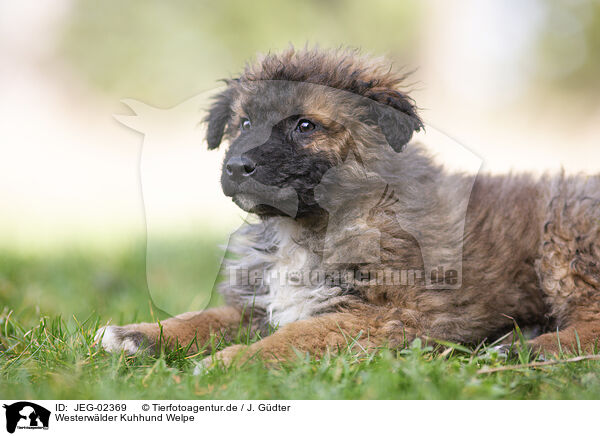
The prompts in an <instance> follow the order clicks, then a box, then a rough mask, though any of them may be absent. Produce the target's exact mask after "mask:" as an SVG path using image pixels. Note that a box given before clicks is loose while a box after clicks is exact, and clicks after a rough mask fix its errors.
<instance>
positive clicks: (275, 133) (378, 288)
mask: <svg viewBox="0 0 600 436" xmlns="http://www.w3.org/2000/svg"><path fill="white" fill-rule="evenodd" d="M272 81H280V82H275V83H273V82H272ZM400 81H401V77H399V76H394V75H391V73H389V71H387V70H385V69H383V68H382V67H381V65H379V64H369V63H367V62H366V61H365V60H364V59H359V58H356V56H355V55H353V54H351V53H347V52H346V53H340V52H336V53H325V52H319V51H304V52H294V51H293V50H290V51H288V52H286V53H284V54H282V55H278V56H270V57H267V58H265V59H264V60H263V61H262V62H261V63H259V66H258V67H255V66H251V67H249V68H248V69H247V70H246V72H245V74H244V75H243V76H242V77H241V78H240V79H237V80H235V81H232V82H230V87H229V88H228V90H227V91H225V92H224V93H223V94H221V95H220V96H219V97H218V99H217V101H216V102H215V104H214V105H213V108H212V110H211V113H210V116H209V119H208V121H209V128H208V143H209V147H211V148H214V147H216V146H218V144H219V143H220V142H221V140H222V138H223V136H224V135H225V137H227V138H228V139H229V140H230V141H231V142H232V145H231V147H230V149H229V151H228V155H227V157H226V161H225V163H224V173H223V180H222V182H223V189H224V191H225V193H226V194H227V195H229V196H231V197H232V198H233V199H234V201H236V203H238V205H240V206H241V207H242V208H244V209H246V210H249V211H252V212H256V213H257V214H258V215H259V217H260V221H259V222H258V223H256V224H248V225H246V226H244V227H243V228H242V229H240V230H239V231H238V232H237V233H236V234H235V235H233V236H232V239H231V242H230V246H229V248H230V251H231V252H232V256H231V257H230V258H229V259H228V260H226V261H225V265H224V280H223V281H222V282H221V285H219V290H220V292H221V293H222V294H223V295H224V296H225V298H226V301H227V307H225V308H219V309H210V310H207V311H204V312H199V313H190V314H184V315H181V316H179V317H175V318H172V319H170V320H166V321H163V323H162V326H163V335H164V336H165V337H166V339H167V341H171V343H173V342H175V341H178V342H179V343H182V344H185V343H187V342H190V341H191V340H192V339H194V338H196V339H197V341H198V342H199V343H201V344H203V343H206V342H207V341H208V338H209V336H210V334H212V333H217V332H220V333H224V334H229V333H231V332H233V331H234V330H236V329H237V328H238V327H239V325H240V324H247V325H249V326H250V327H251V328H253V329H255V330H259V331H261V332H262V333H263V334H266V333H268V332H269V331H270V329H269V326H274V327H278V330H277V331H276V332H275V333H273V334H271V335H269V336H267V337H265V338H264V339H262V340H261V341H259V342H257V343H255V344H253V345H251V346H250V347H247V348H246V347H243V346H233V347H229V348H227V349H225V350H223V351H221V352H220V354H219V357H220V358H222V359H223V360H225V361H229V360H230V359H231V358H233V356H235V355H236V354H237V353H240V354H241V355H242V356H243V357H244V358H247V357H249V356H252V355H255V354H261V355H262V356H263V357H265V358H269V357H274V358H276V359H283V358H286V357H289V356H293V355H294V354H293V349H294V348H295V349H298V350H300V351H305V352H310V353H312V354H315V355H320V354H322V353H324V352H326V351H327V350H335V349H338V348H340V347H342V348H343V347H346V346H347V345H348V343H353V341H354V342H356V343H358V344H360V345H361V346H362V347H365V348H372V347H377V346H381V345H391V346H402V345H404V344H405V343H406V342H407V341H410V340H411V339H413V338H415V337H430V338H436V339H443V340H450V341H456V342H462V343H470V344H473V343H478V342H480V341H482V340H484V339H486V338H487V339H492V338H495V337H498V336H500V335H501V334H503V333H505V332H507V331H510V329H511V328H512V326H513V323H514V322H515V321H516V322H517V323H518V324H519V325H521V326H528V325H532V326H533V325H535V326H542V328H543V329H544V330H545V331H547V332H548V333H545V334H542V335H541V336H538V337H537V338H535V339H533V340H532V345H534V346H536V347H538V348H540V349H543V350H545V351H546V352H550V353H551V352H555V351H558V349H559V347H560V346H562V347H563V348H571V349H573V348H575V346H576V343H577V341H579V344H580V346H581V347H582V348H584V349H592V348H593V347H594V346H595V343H596V341H597V340H598V338H600V177H598V176H596V177H584V176H580V177H565V176H563V175H560V176H556V177H545V178H540V179H533V178H531V177H528V176H503V177H500V176H498V177H492V176H485V175H483V176H482V175H480V176H478V177H477V179H476V180H475V182H474V183H473V181H472V180H471V179H470V178H469V177H467V176H466V175H461V174H448V173H447V172H446V171H444V169H443V168H441V167H439V166H437V165H435V164H434V163H433V162H432V161H431V160H430V159H429V157H428V156H427V155H426V153H425V152H424V151H423V149H422V148H421V146H420V145H418V144H409V145H408V147H406V148H405V147H404V146H405V144H406V143H407V142H408V140H409V139H410V136H411V134H412V131H413V130H418V129H419V128H420V126H421V122H420V120H419V119H418V117H417V115H416V112H415V108H414V106H413V105H412V103H411V101H410V99H408V97H406V96H405V95H404V94H403V93H401V92H400V91H398V85H399V83H400ZM306 85H311V86H306ZM322 85H324V86H326V87H327V88H322V87H320V88H318V89H315V88H314V86H322ZM340 91H344V92H346V91H347V92H349V93H351V94H353V95H359V96H360V97H361V98H362V100H358V101H357V100H353V99H352V98H350V97H348V95H346V94H344V93H340ZM372 105H374V107H372ZM390 109H393V110H394V112H390ZM250 119H252V122H250ZM274 187H275V188H277V189H278V191H275V190H274ZM289 188H293V189H289ZM290 210H292V211H293V213H290V212H289V211H290ZM282 211H285V212H286V213H284V212H282ZM432 267H437V268H438V269H439V271H440V272H439V274H435V275H433V274H432V273H431V271H432V270H431V268H432ZM444 271H445V272H448V271H450V272H452V273H458V275H455V274H451V275H449V276H447V277H446V276H444V274H445V272H444ZM314 272H320V274H315V275H314V276H313V277H309V276H310V274H311V273H314ZM362 272H372V273H374V274H372V275H369V274H367V275H366V277H365V276H364V275H363V273H362ZM388 272H391V273H392V276H393V275H394V274H396V273H397V275H396V276H394V277H396V278H398V276H400V277H401V280H399V281H398V280H395V281H394V280H385V279H384V280H379V279H380V277H379V276H377V274H379V273H381V274H382V276H385V275H386V274H387V273H388ZM415 272H416V274H414V273H415ZM411 274H412V275H411ZM340 276H342V277H353V280H350V281H336V280H334V278H335V277H338V278H339V277H340ZM292 277H294V278H295V279H296V280H291V278H292ZM307 277H309V279H308V280H307ZM448 277H450V278H451V280H449V281H448V282H447V283H446V278H448ZM388 278H389V277H388ZM402 278H403V279H402ZM557 329H558V330H559V334H558V335H557V334H556V330H557ZM158 334H159V330H158V326H157V325H155V324H138V325H130V326H125V327H110V328H109V330H105V331H104V338H103V345H104V346H105V348H107V349H109V350H116V349H123V348H125V349H127V350H128V351H133V350H135V349H137V348H138V347H139V346H140V345H142V344H143V343H144V342H147V343H149V344H150V345H152V344H154V343H155V341H156V338H157V336H158ZM557 339H559V340H560V345H559V341H558V340H557ZM192 349H194V347H192Z"/></svg>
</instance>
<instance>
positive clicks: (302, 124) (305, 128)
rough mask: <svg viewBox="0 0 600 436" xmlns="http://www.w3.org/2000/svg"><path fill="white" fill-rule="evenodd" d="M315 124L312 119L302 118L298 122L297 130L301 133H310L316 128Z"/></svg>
mask: <svg viewBox="0 0 600 436" xmlns="http://www.w3.org/2000/svg"><path fill="white" fill-rule="evenodd" d="M315 127H316V126H315V124H314V123H313V122H312V121H310V120H305V119H302V120H300V121H298V124H296V131H297V132H300V133H308V132H312V131H313V130H315Z"/></svg>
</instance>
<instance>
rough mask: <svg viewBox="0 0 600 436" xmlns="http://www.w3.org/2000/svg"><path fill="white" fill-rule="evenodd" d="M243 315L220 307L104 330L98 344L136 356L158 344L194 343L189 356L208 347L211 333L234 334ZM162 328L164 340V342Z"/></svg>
mask: <svg viewBox="0 0 600 436" xmlns="http://www.w3.org/2000/svg"><path fill="white" fill-rule="evenodd" d="M242 317H243V315H242V311H241V310H239V309H237V308H234V307H230V306H227V307H218V308H214V309H208V310H204V311H202V312H187V313H182V314H181V315H177V316H175V317H173V318H169V319H166V320H164V321H161V323H160V325H159V323H157V322H156V323H141V324H129V325H126V326H105V327H102V328H100V329H99V330H98V332H97V333H96V337H95V340H96V341H101V343H102V347H103V348H104V349H105V350H106V351H110V352H115V351H121V350H124V351H125V352H126V353H127V354H134V353H136V352H137V351H139V350H144V349H148V350H151V351H153V350H154V349H155V347H156V344H157V343H158V341H159V340H162V342H163V343H164V344H165V345H166V346H167V347H173V346H174V345H175V344H176V343H178V344H180V345H182V346H187V345H188V344H190V343H191V342H192V341H194V343H193V344H192V345H191V346H190V349H189V352H190V353H194V352H196V351H197V350H198V349H197V346H196V345H198V346H200V347H202V346H204V345H206V344H207V343H208V341H209V339H210V335H211V334H212V333H218V334H224V335H227V334H231V333H233V332H234V331H235V330H236V329H237V328H238V327H239V325H240V323H241V322H243V320H242ZM161 326H162V338H161Z"/></svg>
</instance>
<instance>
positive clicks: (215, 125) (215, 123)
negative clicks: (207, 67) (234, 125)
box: [204, 81, 235, 150]
mask: <svg viewBox="0 0 600 436" xmlns="http://www.w3.org/2000/svg"><path fill="white" fill-rule="evenodd" d="M230 83H231V81H227V84H230ZM234 96H235V89H234V88H232V87H231V86H229V87H228V88H227V89H226V90H225V91H223V92H221V93H220V94H218V95H217V96H215V97H214V101H213V104H212V105H211V107H210V109H209V110H208V115H207V116H206V118H205V119H204V121H205V122H206V123H207V124H208V127H207V129H206V142H207V143H208V149H209V150H213V149H215V148H217V147H218V146H219V145H220V144H221V140H222V139H223V133H224V132H225V127H227V123H228V122H229V120H231V115H232V110H231V103H232V102H233V98H234Z"/></svg>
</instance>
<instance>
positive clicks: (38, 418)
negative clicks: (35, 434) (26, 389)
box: [3, 401, 50, 433]
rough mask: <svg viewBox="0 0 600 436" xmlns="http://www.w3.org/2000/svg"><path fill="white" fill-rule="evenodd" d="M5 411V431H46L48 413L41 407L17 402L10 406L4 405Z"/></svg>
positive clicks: (48, 418) (48, 419)
mask: <svg viewBox="0 0 600 436" xmlns="http://www.w3.org/2000/svg"><path fill="white" fill-rule="evenodd" d="M3 407H4V408H5V409H6V431H8V432H9V433H14V432H15V430H16V429H17V428H18V429H29V430H34V429H43V430H47V429H48V422H49V421H50V411H49V410H48V409H46V408H44V407H42V406H38V405H37V404H35V403H30V402H29V401H19V402H17V403H13V404H10V405H7V404H4V406H3Z"/></svg>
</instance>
